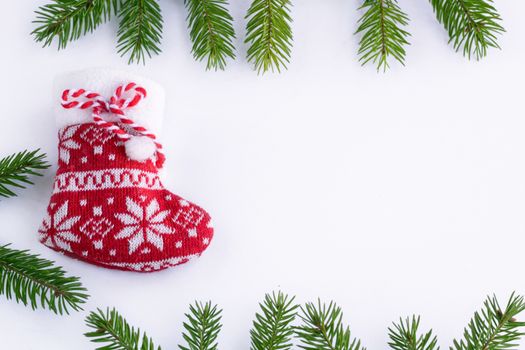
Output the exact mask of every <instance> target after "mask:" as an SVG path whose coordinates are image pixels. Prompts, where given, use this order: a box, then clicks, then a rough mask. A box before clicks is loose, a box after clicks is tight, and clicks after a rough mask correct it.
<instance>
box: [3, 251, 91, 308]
mask: <svg viewBox="0 0 525 350" xmlns="http://www.w3.org/2000/svg"><path fill="white" fill-rule="evenodd" d="M85 291H86V289H85V288H84V287H82V284H81V283H80V280H79V278H78V277H68V276H66V272H65V271H64V270H63V269H62V268H61V267H58V266H55V265H54V263H53V262H52V261H49V260H46V259H42V258H40V257H38V255H32V254H30V253H29V252H28V251H27V250H16V249H12V248H9V246H8V245H4V246H0V294H1V295H5V296H6V298H7V299H14V300H16V302H17V303H22V304H24V305H26V306H27V305H28V304H30V305H31V308H32V309H33V310H35V309H37V308H38V307H42V308H43V309H46V308H47V309H49V310H51V311H53V312H54V313H56V314H61V315H62V314H63V313H66V314H69V310H70V309H72V310H75V311H78V310H82V307H81V306H80V305H81V304H83V303H85V301H86V299H87V298H88V297H89V296H88V295H87V294H85Z"/></svg>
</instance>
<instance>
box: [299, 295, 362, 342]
mask: <svg viewBox="0 0 525 350" xmlns="http://www.w3.org/2000/svg"><path fill="white" fill-rule="evenodd" d="M300 318H301V320H302V321H303V324H302V325H301V326H299V327H297V328H296V335H297V337H298V338H299V339H300V340H301V345H299V347H300V348H301V349H305V350H366V349H365V348H364V347H362V346H361V341H360V340H359V339H356V338H352V336H351V333H350V328H349V327H345V326H344V325H343V312H342V310H341V308H340V307H339V306H337V305H336V304H335V303H334V302H330V304H328V306H327V305H326V304H325V303H321V300H318V301H317V305H316V304H314V303H307V304H305V305H304V307H301V314H300Z"/></svg>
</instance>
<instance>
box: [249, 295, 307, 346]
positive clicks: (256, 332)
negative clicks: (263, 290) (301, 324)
mask: <svg viewBox="0 0 525 350" xmlns="http://www.w3.org/2000/svg"><path fill="white" fill-rule="evenodd" d="M294 300H295V297H292V298H290V297H288V295H285V294H283V293H282V292H278V293H277V295H276V294H275V293H272V295H270V294H266V295H265V297H264V301H263V302H262V303H261V304H259V305H260V307H261V310H262V314H259V313H256V314H255V321H254V322H253V328H252V330H251V331H250V334H251V341H252V345H251V350H288V349H290V348H291V347H292V343H291V339H292V336H293V334H294V330H293V327H292V325H291V324H292V322H293V321H294V319H295V316H296V314H297V311H296V310H297V308H298V305H297V304H295V303H294Z"/></svg>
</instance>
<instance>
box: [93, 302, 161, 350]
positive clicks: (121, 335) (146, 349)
mask: <svg viewBox="0 0 525 350" xmlns="http://www.w3.org/2000/svg"><path fill="white" fill-rule="evenodd" d="M86 324H87V325H88V327H90V328H92V329H94V331H92V332H88V333H85V334H84V335H85V336H86V337H88V338H90V340H91V341H92V342H93V343H97V344H100V343H103V344H105V345H101V346H100V347H97V349H98V350H155V349H157V350H161V348H160V346H159V347H157V348H155V345H154V344H153V340H152V339H151V338H149V337H148V336H147V335H146V333H141V331H140V329H138V328H137V329H135V328H134V327H132V326H130V325H129V324H128V322H127V321H126V319H125V318H124V317H122V315H120V314H119V313H118V312H117V310H115V309H112V310H110V309H109V308H108V309H107V310H106V311H105V312H104V311H102V310H100V309H97V311H96V312H91V313H90V314H89V315H88V316H87V317H86Z"/></svg>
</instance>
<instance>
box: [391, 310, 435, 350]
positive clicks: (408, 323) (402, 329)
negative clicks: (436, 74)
mask: <svg viewBox="0 0 525 350" xmlns="http://www.w3.org/2000/svg"><path fill="white" fill-rule="evenodd" d="M419 323H420V317H419V316H418V317H416V316H412V318H410V317H407V318H406V319H405V320H403V319H402V318H400V319H399V322H398V323H394V324H393V327H391V328H388V336H389V337H390V342H389V343H388V345H390V348H392V349H393V350H434V349H436V348H437V349H439V347H438V346H437V337H436V336H433V335H432V330H430V331H428V332H427V333H424V334H422V335H420V334H419V333H418V330H419Z"/></svg>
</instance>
